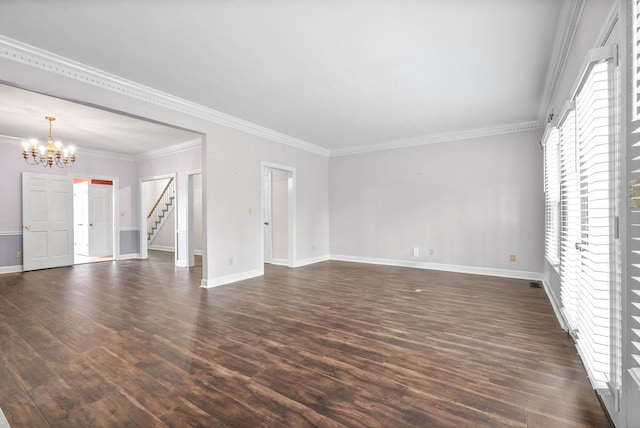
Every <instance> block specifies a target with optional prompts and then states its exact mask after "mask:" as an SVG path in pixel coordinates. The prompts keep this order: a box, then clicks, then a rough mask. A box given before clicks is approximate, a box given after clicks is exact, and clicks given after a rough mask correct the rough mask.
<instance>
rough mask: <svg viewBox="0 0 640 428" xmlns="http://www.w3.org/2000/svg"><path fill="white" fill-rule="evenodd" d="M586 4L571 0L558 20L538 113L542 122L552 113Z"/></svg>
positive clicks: (579, 0)
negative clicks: (554, 99) (550, 110)
mask: <svg viewBox="0 0 640 428" xmlns="http://www.w3.org/2000/svg"><path fill="white" fill-rule="evenodd" d="M585 4H586V0H570V1H568V2H566V3H565V6H564V9H563V11H562V15H561V16H560V19H559V20H558V27H557V29H556V36H555V41H554V43H553V49H552V51H551V62H550V63H549V68H548V69H547V77H546V79H545V86H544V93H543V96H542V102H541V103H540V110H539V111H538V119H539V120H540V121H541V122H543V121H544V120H545V118H546V116H547V114H548V113H550V112H549V109H550V108H551V104H552V103H553V97H554V95H555V93H556V90H557V89H558V84H559V83H560V79H561V78H562V74H563V73H564V67H565V65H566V64H567V58H568V57H569V52H571V46H572V45H573V40H574V37H575V35H576V31H577V30H578V24H579V23H580V18H581V17H582V11H583V10H584V6H585Z"/></svg>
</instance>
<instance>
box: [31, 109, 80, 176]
mask: <svg viewBox="0 0 640 428" xmlns="http://www.w3.org/2000/svg"><path fill="white" fill-rule="evenodd" d="M45 119H47V120H48V121H49V138H48V139H47V146H46V147H45V146H43V145H40V146H38V140H36V139H35V138H34V139H32V140H30V141H25V142H23V143H22V147H23V151H22V156H23V157H24V160H25V161H26V162H27V163H28V164H29V165H42V166H44V167H45V168H46V167H47V166H48V167H49V168H51V167H52V166H53V165H55V166H57V167H59V168H64V167H67V166H71V165H73V163H74V162H75V161H76V153H75V149H74V147H73V146H68V147H64V146H63V145H62V143H61V142H60V141H56V142H55V143H54V142H53V138H52V137H51V122H53V121H54V120H56V118H55V117H50V116H46V117H45Z"/></svg>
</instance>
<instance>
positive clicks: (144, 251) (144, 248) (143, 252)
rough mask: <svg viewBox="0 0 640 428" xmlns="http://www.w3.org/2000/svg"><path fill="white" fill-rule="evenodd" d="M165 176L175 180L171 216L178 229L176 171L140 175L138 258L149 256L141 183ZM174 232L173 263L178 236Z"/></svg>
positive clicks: (176, 259)
mask: <svg viewBox="0 0 640 428" xmlns="http://www.w3.org/2000/svg"><path fill="white" fill-rule="evenodd" d="M165 178H173V180H174V182H175V188H176V198H175V199H174V201H175V204H176V206H175V207H174V211H173V212H174V216H173V222H174V229H175V231H176V234H177V231H178V193H179V192H178V174H176V173H171V174H162V175H154V176H150V177H141V178H140V180H139V184H138V195H139V198H138V210H139V213H140V258H141V259H148V258H149V247H148V243H147V213H146V212H145V210H144V209H143V207H142V203H143V199H144V198H143V197H142V196H143V193H142V185H143V183H146V182H149V181H156V180H163V179H165ZM176 234H174V236H173V258H174V263H175V264H177V262H178V238H177V236H176Z"/></svg>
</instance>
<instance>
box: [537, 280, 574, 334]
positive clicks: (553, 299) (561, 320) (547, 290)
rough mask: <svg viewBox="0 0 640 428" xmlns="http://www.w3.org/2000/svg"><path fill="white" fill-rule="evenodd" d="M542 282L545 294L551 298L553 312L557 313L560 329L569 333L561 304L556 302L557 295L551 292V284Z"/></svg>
mask: <svg viewBox="0 0 640 428" xmlns="http://www.w3.org/2000/svg"><path fill="white" fill-rule="evenodd" d="M540 282H542V286H543V287H544V292H545V293H546V294H547V297H548V298H549V302H551V307H552V308H553V312H555V314H556V318H558V322H559V323H560V327H562V329H563V330H564V331H569V327H568V324H567V320H565V319H564V315H562V310H561V309H560V304H559V303H558V300H556V297H555V295H554V294H553V293H552V292H551V288H550V286H549V284H548V283H547V281H545V280H544V279H543V280H542V281H540Z"/></svg>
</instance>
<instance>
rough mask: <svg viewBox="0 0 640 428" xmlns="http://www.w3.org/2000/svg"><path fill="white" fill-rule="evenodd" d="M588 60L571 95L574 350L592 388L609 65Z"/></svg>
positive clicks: (606, 178)
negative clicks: (576, 226) (575, 186)
mask: <svg viewBox="0 0 640 428" xmlns="http://www.w3.org/2000/svg"><path fill="white" fill-rule="evenodd" d="M611 68H612V66H611V61H605V62H598V63H591V64H590V65H589V67H588V68H587V72H586V73H585V74H584V75H583V78H582V80H581V83H580V84H579V86H578V90H577V92H576V96H575V102H576V125H577V126H576V131H577V134H576V136H577V141H578V159H579V174H580V179H579V186H580V244H579V247H580V251H579V271H580V273H579V286H578V288H577V296H576V298H577V311H576V314H577V316H576V320H577V340H576V344H577V347H578V352H579V353H580V356H581V357H582V359H583V362H584V364H585V367H586V369H587V372H588V374H589V378H590V380H591V382H592V384H593V385H594V387H595V388H598V389H600V388H602V389H608V382H609V377H610V371H611V370H610V355H611V353H610V348H611V340H610V336H611V335H610V326H611V322H610V321H611V307H610V289H611V282H612V278H611V276H612V269H611V265H612V256H613V254H612V248H613V239H614V236H613V235H614V233H613V232H614V230H613V218H614V216H613V202H612V200H613V192H612V187H613V186H612V182H613V177H612V163H613V159H612V158H613V156H612V137H611V134H612V132H613V127H612V120H611V114H612V105H611V104H612V102H611V101H612V100H611V94H612V84H611V82H612V75H613V73H612V70H611Z"/></svg>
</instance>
